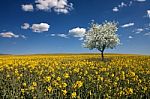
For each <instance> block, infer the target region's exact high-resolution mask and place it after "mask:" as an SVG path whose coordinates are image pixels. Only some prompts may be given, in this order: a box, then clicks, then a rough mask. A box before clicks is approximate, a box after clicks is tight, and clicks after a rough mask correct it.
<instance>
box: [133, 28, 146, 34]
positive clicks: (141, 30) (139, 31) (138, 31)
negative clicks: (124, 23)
mask: <svg viewBox="0 0 150 99" xmlns="http://www.w3.org/2000/svg"><path fill="white" fill-rule="evenodd" d="M143 31H144V29H142V28H138V29H136V30H135V33H136V34H139V33H141V32H143Z"/></svg>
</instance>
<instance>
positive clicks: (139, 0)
mask: <svg viewBox="0 0 150 99" xmlns="http://www.w3.org/2000/svg"><path fill="white" fill-rule="evenodd" d="M135 1H138V2H145V1H146V0H135Z"/></svg>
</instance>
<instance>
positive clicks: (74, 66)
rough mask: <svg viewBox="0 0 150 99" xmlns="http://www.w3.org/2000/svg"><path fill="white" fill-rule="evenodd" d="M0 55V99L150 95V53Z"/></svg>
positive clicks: (95, 98) (86, 98)
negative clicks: (139, 54)
mask: <svg viewBox="0 0 150 99" xmlns="http://www.w3.org/2000/svg"><path fill="white" fill-rule="evenodd" d="M106 59H108V60H107V61H105V62H104V61H100V59H99V55H97V54H92V55H30V56H0V98H1V99H5V98H8V99H15V98H17V99H30V98H31V99H32V98H33V99H51V98H58V99H64V98H71V99H72V98H77V99H99V98H102V99H103V98H104V99H109V98H119V99H122V98H133V99H140V98H141V99H142V98H150V56H137V55H106Z"/></svg>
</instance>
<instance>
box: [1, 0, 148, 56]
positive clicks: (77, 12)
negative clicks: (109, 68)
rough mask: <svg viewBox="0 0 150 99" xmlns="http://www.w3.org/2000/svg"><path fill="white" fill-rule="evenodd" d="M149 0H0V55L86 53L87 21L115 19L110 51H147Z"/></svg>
mask: <svg viewBox="0 0 150 99" xmlns="http://www.w3.org/2000/svg"><path fill="white" fill-rule="evenodd" d="M149 5H150V0H60V1H58V0H45V1H44V0H1V2H0V53H7V54H37V53H87V52H98V51H97V50H89V49H87V48H83V47H82V45H81V43H82V42H83V41H82V40H81V39H82V34H83V33H84V32H85V31H86V30H87V29H88V27H89V23H90V22H91V20H95V21H96V22H97V23H102V22H104V21H105V20H108V21H116V22H119V26H118V27H119V30H118V32H117V34H119V36H120V40H121V45H119V46H117V47H116V48H115V49H113V50H109V49H108V50H106V52H109V53H133V54H150V6H149Z"/></svg>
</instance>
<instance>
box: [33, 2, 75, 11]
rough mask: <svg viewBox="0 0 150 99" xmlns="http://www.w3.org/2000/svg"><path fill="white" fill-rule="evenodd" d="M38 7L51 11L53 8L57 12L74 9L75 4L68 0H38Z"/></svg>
mask: <svg viewBox="0 0 150 99" xmlns="http://www.w3.org/2000/svg"><path fill="white" fill-rule="evenodd" d="M35 3H36V7H37V9H38V10H44V11H51V10H52V9H53V10H54V11H55V12H57V13H65V14H66V13H68V12H69V11H70V10H72V9H73V4H72V3H68V0H36V1H35Z"/></svg>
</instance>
